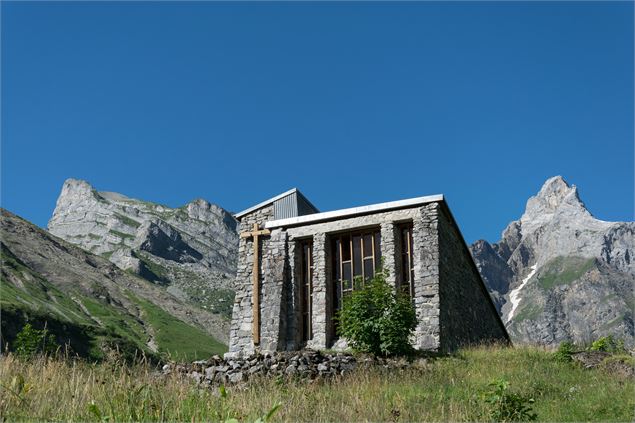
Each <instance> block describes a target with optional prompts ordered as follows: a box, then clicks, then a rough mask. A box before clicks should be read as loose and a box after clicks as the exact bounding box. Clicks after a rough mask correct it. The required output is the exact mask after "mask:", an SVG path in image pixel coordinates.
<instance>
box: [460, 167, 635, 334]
mask: <svg viewBox="0 0 635 423" xmlns="http://www.w3.org/2000/svg"><path fill="white" fill-rule="evenodd" d="M633 234H635V222H606V221H602V220H599V219H596V218H595V217H593V216H592V215H591V213H590V212H589V211H588V210H587V209H586V207H585V205H584V203H583V202H582V201H581V200H580V197H579V196H578V190H577V188H576V186H575V185H569V184H568V183H567V182H566V181H565V180H564V179H563V178H562V176H555V177H552V178H549V179H548V180H547V181H546V182H545V183H544V184H543V186H542V188H541V189H540V190H539V192H538V193H537V194H536V195H535V196H533V197H531V198H530V199H529V200H528V201H527V206H526V209H525V212H524V214H523V215H522V217H521V218H520V219H519V220H516V221H513V222H511V223H510V224H509V225H508V226H507V228H506V229H505V231H504V232H503V234H502V238H501V240H500V241H499V242H497V243H495V244H493V245H491V248H490V245H489V244H488V243H487V242H485V241H479V242H476V243H475V244H474V245H472V247H471V251H472V256H473V257H474V261H475V262H476V265H477V267H478V269H479V271H480V272H481V275H482V276H483V279H484V280H485V282H486V284H487V286H488V287H489V289H490V292H491V295H492V298H493V299H494V301H495V303H496V305H497V308H498V309H499V311H500V313H501V315H502V317H503V320H504V321H505V322H507V329H508V331H509V333H510V335H511V336H512V339H513V340H514V341H515V342H533V343H541V344H549V345H556V344H557V343H559V342H561V341H563V340H574V341H575V342H580V343H584V342H587V341H588V340H589V339H591V340H592V339H595V338H597V337H599V336H603V335H606V334H607V333H611V334H613V335H615V336H617V337H619V338H623V339H624V340H625V342H627V343H629V344H633V343H634V342H635V333H634V331H633V325H632V319H633V314H632V306H631V304H633V301H634V299H633V287H634V286H635V261H634V260H633V259H632V257H633V256H634V255H635V253H634V252H635V236H633ZM494 252H495V253H494Z"/></svg>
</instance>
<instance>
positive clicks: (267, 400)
mask: <svg viewBox="0 0 635 423" xmlns="http://www.w3.org/2000/svg"><path fill="white" fill-rule="evenodd" d="M496 378H503V379H505V380H507V381H509V383H510V385H511V390H512V391H514V392H517V393H521V394H522V395H527V396H531V397H533V398H534V399H535V401H536V402H535V404H534V406H533V408H534V411H535V412H536V413H537V414H538V419H539V420H541V421H632V420H633V417H634V416H633V409H634V408H635V400H634V398H635V395H634V394H635V391H634V390H635V384H634V383H633V380H630V379H628V378H625V377H621V376H619V375H614V374H609V373H607V372H605V371H602V370H584V369H581V368H579V367H577V366H575V365H574V364H570V363H559V362H557V361H555V360H553V359H552V357H551V354H550V353H548V352H546V351H543V350H540V349H536V348H517V349H511V348H486V347H482V348H474V349H469V350H465V351H463V352H461V353H459V354H457V355H456V356H453V357H448V358H441V359H437V360H435V361H434V362H432V363H430V364H428V365H427V366H425V367H424V368H419V369H408V370H405V371H392V372H386V371H382V370H381V369H371V370H358V371H356V372H354V373H352V374H350V375H348V376H346V377H343V378H341V379H336V380H332V381H328V382H324V381H323V382H308V381H300V380H275V379H261V380H253V381H252V382H251V383H250V384H248V385H247V386H244V387H242V388H238V387H228V388H227V391H228V394H227V396H226V397H223V396H221V395H219V390H218V389H205V388H198V387H197V386H195V385H194V384H193V383H192V382H191V381H190V380H188V379H186V378H183V377H180V376H177V375H170V376H166V377H160V376H158V375H157V373H156V371H155V370H154V369H153V368H151V367H150V366H149V365H147V364H144V363H141V364H138V365H135V366H129V365H125V364H123V363H121V362H119V361H118V360H110V361H108V362H106V363H102V364H88V363H84V362H72V361H68V360H56V359H46V358H40V359H36V360H32V361H30V362H25V361H21V360H18V359H16V358H15V357H13V356H11V355H9V356H3V357H2V361H1V362H0V383H1V385H2V386H1V387H0V390H1V394H0V395H1V396H0V419H1V420H30V421H32V420H37V421H42V420H58V421H95V420H108V421H222V420H225V419H229V418H236V419H238V420H241V421H253V420H255V419H257V418H258V417H261V416H263V415H264V414H265V413H266V412H267V411H268V410H270V409H271V407H272V406H273V405H274V404H276V403H281V404H282V406H281V407H280V409H279V410H278V411H277V412H276V413H275V414H274V417H273V420H276V421H475V420H484V419H486V418H487V416H488V405H487V404H486V403H485V402H484V401H483V398H482V396H483V393H484V392H485V391H487V390H488V389H489V388H488V383H489V382H490V381H492V380H493V379H496Z"/></svg>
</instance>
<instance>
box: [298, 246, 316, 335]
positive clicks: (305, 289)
mask: <svg viewBox="0 0 635 423" xmlns="http://www.w3.org/2000/svg"><path fill="white" fill-rule="evenodd" d="M300 248H301V251H302V279H301V280H300V331H301V333H302V340H303V341H308V340H309V339H311V338H313V332H312V328H311V316H312V308H313V242H312V241H311V240H307V241H302V242H301V243H300Z"/></svg>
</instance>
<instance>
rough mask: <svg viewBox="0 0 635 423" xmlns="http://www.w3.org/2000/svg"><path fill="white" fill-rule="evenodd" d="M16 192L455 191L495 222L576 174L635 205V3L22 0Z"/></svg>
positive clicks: (367, 198)
mask: <svg viewBox="0 0 635 423" xmlns="http://www.w3.org/2000/svg"><path fill="white" fill-rule="evenodd" d="M1 7H2V98H1V100H2V133H1V135H2V170H1V176H2V181H1V188H2V207H5V208H7V209H9V210H11V211H13V212H15V213H17V214H19V215H21V216H22V217H24V218H26V219H28V220H30V221H32V222H34V223H36V224H38V225H40V226H45V225H46V223H47V220H48V219H49V217H50V215H51V213H52V211H53V209H54V207H55V200H56V198H57V195H58V194H59V191H60V189H61V186H62V183H63V182H64V180H65V179H66V178H68V177H74V178H81V179H86V180H88V181H89V182H90V183H92V184H93V185H94V186H95V187H96V188H97V189H100V190H108V191H117V192H121V193H124V194H126V195H128V196H132V197H137V198H142V199H145V200H149V201H155V202H160V203H163V204H166V205H170V206H180V205H182V204H185V203H186V202H188V201H190V200H192V199H194V198H198V197H202V198H205V199H207V200H209V201H211V202H213V203H216V204H219V205H221V206H222V207H224V208H226V209H228V210H231V211H240V210H241V209H244V208H247V207H249V206H251V205H253V204H255V203H257V202H260V201H261V200H264V199H266V198H268V197H271V196H273V195H275V194H278V193H280V192H282V191H285V190H287V189H289V188H291V187H294V186H297V187H298V188H300V189H301V190H302V191H303V192H304V193H305V194H306V195H307V197H309V198H310V199H311V201H312V202H313V203H314V204H316V206H318V207H319V208H320V209H321V210H331V209H338V208H344V207H352V206H356V205H363V204H369V203H375V202H383V201H390V200H397V199H402V198H409V197H416V196H421V195H427V194H436V193H443V194H445V195H446V196H447V199H448V202H449V205H450V207H451V209H452V210H453V213H454V215H455V217H456V219H457V220H458V223H459V226H460V227H461V228H462V230H463V233H464V236H465V238H466V240H467V241H468V242H473V241H475V240H477V239H479V238H485V239H488V240H490V241H496V240H498V238H499V235H500V232H501V231H502V230H503V228H504V227H505V226H506V225H507V223H508V222H509V221H511V220H514V219H517V218H519V217H520V215H521V213H522V211H523V210H524V206H525V202H526V200H527V199H528V198H529V196H531V195H533V194H535V193H536V192H537V191H538V189H539V188H540V186H541V185H542V183H543V181H544V180H545V179H547V178H548V177H550V176H553V175H557V174H561V175H563V176H564V177H565V179H567V181H568V182H570V183H574V184H576V185H578V187H579V189H580V194H581V196H582V199H583V201H585V203H586V204H587V206H588V208H589V209H590V211H591V212H592V213H593V214H594V215H596V216H597V217H599V218H602V219H605V220H633V203H634V199H633V191H634V186H633V160H634V151H633V127H634V122H633V113H634V111H633V92H634V87H633V59H634V58H633V3H631V2H597V3H595V2H580V3H576V2H562V3H558V2H532V3H521V2H484V3H479V2H468V3H460V2H445V3H433V2H405V3H380V2H372V3H361V2H353V3H332V2H324V3H304V2H291V3H245V2H243V3H216V2H191V3H167V2H141V3H131V2H110V3H98V2H89V3H79V2H69V3H54V2H42V3H38V2H23V3H12V2H2V4H1Z"/></svg>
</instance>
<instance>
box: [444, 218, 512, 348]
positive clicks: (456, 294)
mask: <svg viewBox="0 0 635 423" xmlns="http://www.w3.org/2000/svg"><path fill="white" fill-rule="evenodd" d="M451 222H452V216H451V214H450V213H449V211H448V210H447V209H446V208H441V213H439V244H440V250H439V251H440V270H441V278H440V284H439V286H440V296H441V308H440V309H441V316H440V317H441V321H440V329H441V350H442V351H454V350H456V349H457V348H459V347H460V346H462V345H468V344H478V343H482V342H490V341H501V342H507V341H508V340H509V337H508V335H507V331H506V330H505V327H504V325H503V322H502V321H501V320H500V317H499V315H498V313H497V312H496V308H495V307H494V304H493V302H492V301H491V299H490V297H489V294H488V292H487V289H486V288H485V285H484V284H483V281H482V279H481V276H480V274H479V273H478V270H477V269H476V266H475V265H474V262H473V261H472V256H471V255H470V252H469V251H468V249H467V246H466V245H465V242H464V240H463V237H462V236H461V234H460V233H459V232H458V230H457V229H456V227H455V226H454V225H452V224H451Z"/></svg>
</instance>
